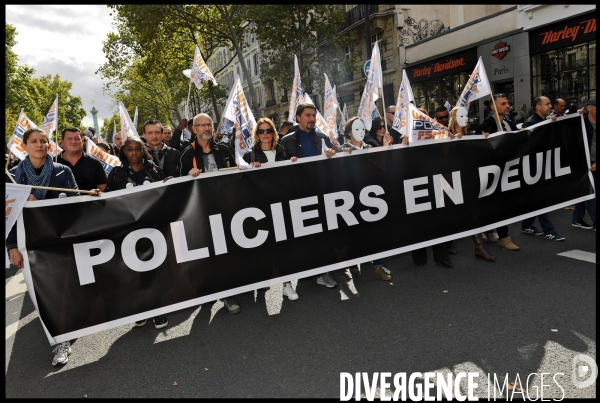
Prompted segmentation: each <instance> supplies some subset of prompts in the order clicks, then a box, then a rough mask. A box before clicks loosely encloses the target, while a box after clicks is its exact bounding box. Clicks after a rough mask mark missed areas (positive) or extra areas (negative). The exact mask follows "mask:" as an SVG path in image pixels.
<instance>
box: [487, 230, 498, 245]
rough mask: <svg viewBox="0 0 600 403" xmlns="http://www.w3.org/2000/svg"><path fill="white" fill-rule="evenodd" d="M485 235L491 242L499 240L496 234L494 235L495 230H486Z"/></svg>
mask: <svg viewBox="0 0 600 403" xmlns="http://www.w3.org/2000/svg"><path fill="white" fill-rule="evenodd" d="M484 234H485V237H486V238H487V239H488V241H490V242H494V243H496V242H498V238H496V235H494V231H486V232H484Z"/></svg>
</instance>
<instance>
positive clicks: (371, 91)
mask: <svg viewBox="0 0 600 403" xmlns="http://www.w3.org/2000/svg"><path fill="white" fill-rule="evenodd" d="M380 88H383V80H382V72H381V57H380V55H379V45H378V43H377V42H375V46H373V53H372V56H371V68H370V69H369V76H368V78H367V84H366V85H365V89H364V90H363V94H362V97H361V99H360V105H359V106H358V113H357V115H358V117H359V118H361V119H362V121H363V122H364V123H365V128H366V129H367V130H371V124H372V120H373V109H375V110H377V108H376V107H375V101H377V100H378V99H379V89H380ZM384 109H385V105H384ZM386 125H387V123H386Z"/></svg>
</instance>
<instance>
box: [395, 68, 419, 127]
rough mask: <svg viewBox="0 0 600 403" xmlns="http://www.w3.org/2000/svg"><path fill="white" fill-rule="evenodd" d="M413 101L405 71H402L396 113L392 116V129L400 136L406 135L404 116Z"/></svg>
mask: <svg viewBox="0 0 600 403" xmlns="http://www.w3.org/2000/svg"><path fill="white" fill-rule="evenodd" d="M414 101H415V96H414V95H413V91H412V88H411V86H410V81H408V75H407V74H406V69H404V70H402V82H401V83H400V89H399V90H398V99H397V100H396V113H395V114H394V122H393V123H392V129H394V130H396V131H397V132H399V133H401V134H405V133H406V116H407V114H408V104H409V103H410V102H414Z"/></svg>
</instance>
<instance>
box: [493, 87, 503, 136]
mask: <svg viewBox="0 0 600 403" xmlns="http://www.w3.org/2000/svg"><path fill="white" fill-rule="evenodd" d="M490 98H491V99H492V103H493V104H494V113H495V114H496V120H497V121H498V131H503V130H504V127H503V126H502V121H501V120H500V115H498V111H497V110H496V101H494V97H493V96H492V94H490Z"/></svg>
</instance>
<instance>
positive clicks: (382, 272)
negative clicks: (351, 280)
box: [373, 266, 392, 281]
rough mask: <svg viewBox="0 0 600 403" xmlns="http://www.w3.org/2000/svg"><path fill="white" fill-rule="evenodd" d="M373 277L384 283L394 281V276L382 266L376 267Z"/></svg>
mask: <svg viewBox="0 0 600 403" xmlns="http://www.w3.org/2000/svg"><path fill="white" fill-rule="evenodd" d="M373 277H375V278H378V279H380V280H383V281H390V280H391V279H392V275H391V274H390V273H389V272H388V270H387V269H386V268H385V267H383V266H381V267H376V268H375V269H374V271H373Z"/></svg>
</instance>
